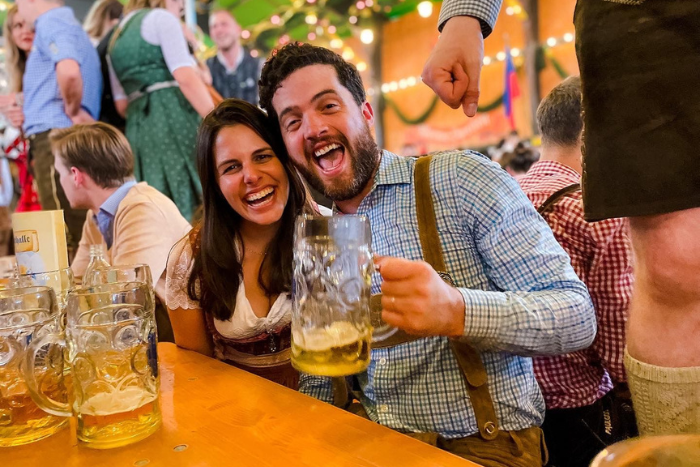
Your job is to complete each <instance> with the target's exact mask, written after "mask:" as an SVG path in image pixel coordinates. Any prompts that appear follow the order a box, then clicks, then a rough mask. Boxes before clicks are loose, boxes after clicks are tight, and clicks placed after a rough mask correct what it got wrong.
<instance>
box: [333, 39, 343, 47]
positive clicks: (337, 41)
mask: <svg viewBox="0 0 700 467" xmlns="http://www.w3.org/2000/svg"><path fill="white" fill-rule="evenodd" d="M342 47H343V41H342V40H340V39H331V49H340V48H342Z"/></svg>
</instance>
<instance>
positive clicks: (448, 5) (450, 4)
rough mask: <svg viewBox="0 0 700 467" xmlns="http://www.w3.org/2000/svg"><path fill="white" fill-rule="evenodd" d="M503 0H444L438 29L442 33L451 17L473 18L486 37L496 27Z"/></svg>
mask: <svg viewBox="0 0 700 467" xmlns="http://www.w3.org/2000/svg"><path fill="white" fill-rule="evenodd" d="M502 2H503V0H445V1H444V2H442V8H441V9H440V19H438V29H439V30H440V31H442V28H443V27H444V26H445V23H446V22H447V20H448V19H450V18H452V17H453V16H473V17H474V18H476V19H478V20H479V22H480V23H481V33H482V34H483V35H484V38H486V37H488V35H489V34H491V31H493V27H494V26H495V25H496V18H498V12H499V11H500V9H501V3H502Z"/></svg>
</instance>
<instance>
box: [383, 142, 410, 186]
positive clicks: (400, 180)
mask: <svg viewBox="0 0 700 467" xmlns="http://www.w3.org/2000/svg"><path fill="white" fill-rule="evenodd" d="M414 164H415V160H414V159H413V158H412V157H402V156H398V155H396V154H394V153H393V152H389V151H387V150H384V151H382V160H381V161H380V162H379V169H377V174H376V175H375V176H374V186H375V187H376V186H380V185H402V184H406V183H411V181H412V180H413V165H414Z"/></svg>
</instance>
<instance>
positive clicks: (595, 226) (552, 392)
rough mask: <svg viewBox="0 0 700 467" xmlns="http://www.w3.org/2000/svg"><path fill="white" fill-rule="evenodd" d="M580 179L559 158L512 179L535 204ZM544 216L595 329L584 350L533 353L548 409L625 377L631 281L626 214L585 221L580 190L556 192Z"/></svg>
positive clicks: (589, 396)
mask: <svg viewBox="0 0 700 467" xmlns="http://www.w3.org/2000/svg"><path fill="white" fill-rule="evenodd" d="M580 180H581V176H580V175H579V174H578V173H577V172H576V171H574V170H573V169H571V168H569V167H567V166H565V165H563V164H560V163H558V162H553V161H541V162H537V163H536V164H534V165H533V166H532V168H531V169H530V171H529V172H528V173H527V174H525V175H524V176H522V177H519V179H518V183H520V186H521V187H522V189H523V191H524V192H525V194H526V195H527V196H528V198H530V201H532V203H533V204H534V205H535V207H536V208H539V207H540V206H541V205H542V204H543V203H544V202H545V201H546V200H547V198H549V197H550V196H551V195H552V194H553V193H555V192H556V191H558V190H560V189H562V188H564V187H566V186H569V185H572V184H574V183H579V182H580ZM544 218H545V220H546V221H547V223H548V224H549V226H550V227H551V228H552V232H554V236H555V237H556V239H557V241H558V242H559V243H560V244H561V246H562V247H563V248H564V250H566V252H567V253H568V254H569V256H570V257H571V265H572V266H573V268H574V271H576V274H578V276H579V277H580V278H581V280H582V281H583V282H584V283H585V284H586V285H587V286H588V290H589V292H590V294H591V299H592V300H593V305H594V307H595V310H596V316H597V319H598V334H597V336H596V339H595V341H594V342H593V345H592V346H591V347H589V348H588V349H586V350H581V351H578V352H574V353H570V354H566V355H560V356H555V357H537V358H535V359H534V366H535V375H536V376H537V381H538V382H539V383H540V387H541V388H542V393H543V394H544V399H545V402H546V404H547V408H548V409H561V408H572V407H583V406H586V405H590V404H592V403H593V402H595V401H597V400H598V399H600V398H601V397H603V396H604V395H605V394H606V393H607V392H608V391H610V389H611V388H612V387H613V382H614V383H618V382H623V381H626V377H625V371H624V367H623V363H622V362H623V351H624V345H625V322H626V321H627V308H628V307H629V303H630V296H631V294H632V283H633V275H632V251H631V244H630V239H629V223H628V221H627V220H626V219H608V220H604V221H600V222H593V223H588V222H586V221H585V220H584V219H583V205H582V199H581V191H580V190H579V191H577V192H575V193H572V194H569V195H567V196H565V197H564V198H561V199H560V200H559V202H558V203H556V205H555V206H554V207H553V208H552V209H550V210H549V211H548V212H547V213H545V214H544Z"/></svg>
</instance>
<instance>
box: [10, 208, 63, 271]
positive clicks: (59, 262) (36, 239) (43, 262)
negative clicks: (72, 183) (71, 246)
mask: <svg viewBox="0 0 700 467" xmlns="http://www.w3.org/2000/svg"><path fill="white" fill-rule="evenodd" d="M65 225H66V224H65V222H64V220H63V211H62V210H57V211H33V212H19V213H14V214H12V230H13V231H14V237H15V256H16V258H17V266H18V267H19V273H20V274H35V273H40V272H47V271H56V270H59V269H65V268H67V267H68V249H67V247H66V227H65Z"/></svg>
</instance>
